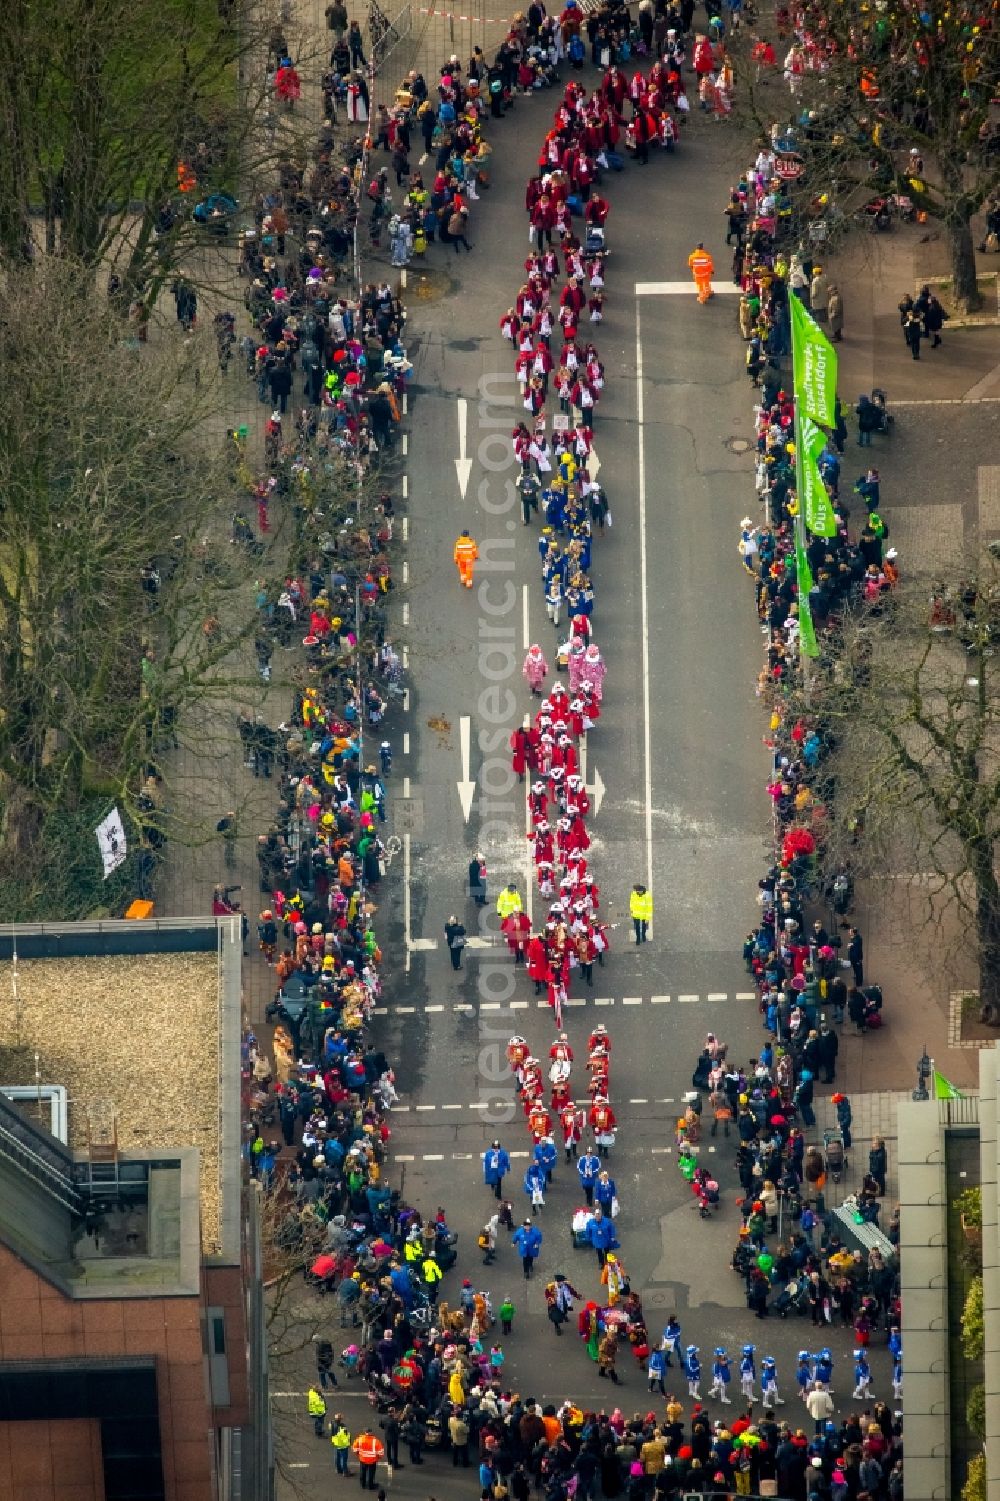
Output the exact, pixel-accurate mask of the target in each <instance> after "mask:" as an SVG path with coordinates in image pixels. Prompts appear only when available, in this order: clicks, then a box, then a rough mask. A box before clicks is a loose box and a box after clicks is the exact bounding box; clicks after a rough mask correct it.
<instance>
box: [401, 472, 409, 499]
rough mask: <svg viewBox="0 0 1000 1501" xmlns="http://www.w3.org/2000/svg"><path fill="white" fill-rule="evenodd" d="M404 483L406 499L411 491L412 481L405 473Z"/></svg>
mask: <svg viewBox="0 0 1000 1501" xmlns="http://www.w3.org/2000/svg"><path fill="white" fill-rule="evenodd" d="M402 485H403V499H404V500H406V498H407V496H408V495H409V493H410V481H409V479H408V478H407V476H406V475H405V474H404V475H403V479H402Z"/></svg>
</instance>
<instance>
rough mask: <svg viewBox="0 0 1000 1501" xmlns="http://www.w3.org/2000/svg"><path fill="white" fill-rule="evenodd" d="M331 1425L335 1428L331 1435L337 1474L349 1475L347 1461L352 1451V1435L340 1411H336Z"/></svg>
mask: <svg viewBox="0 0 1000 1501" xmlns="http://www.w3.org/2000/svg"><path fill="white" fill-rule="evenodd" d="M331 1427H332V1428H333V1432H332V1433H331V1435H330V1442H331V1444H332V1445H333V1453H334V1458H335V1460H336V1464H337V1474H338V1475H349V1474H350V1473H351V1472H350V1470H349V1469H348V1468H347V1461H348V1459H349V1457H350V1452H351V1435H350V1431H349V1430H348V1428H347V1427H346V1426H345V1423H344V1420H343V1418H342V1417H341V1416H340V1413H339V1412H337V1413H334V1416H333V1423H332V1424H331Z"/></svg>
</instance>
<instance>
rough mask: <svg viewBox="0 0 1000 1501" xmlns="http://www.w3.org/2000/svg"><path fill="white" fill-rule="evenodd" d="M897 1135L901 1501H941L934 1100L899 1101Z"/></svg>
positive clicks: (943, 1321) (942, 1277) (939, 1134)
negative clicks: (903, 1482)
mask: <svg viewBox="0 0 1000 1501" xmlns="http://www.w3.org/2000/svg"><path fill="white" fill-rule="evenodd" d="M898 1134H899V1198H900V1240H899V1249H900V1275H901V1281H902V1300H903V1323H902V1334H903V1413H904V1425H905V1430H906V1501H945V1498H946V1497H947V1496H948V1494H949V1457H950V1449H949V1420H950V1415H949V1391H948V1275H947V1226H946V1196H945V1182H944V1135H943V1130H942V1127H941V1124H940V1122H939V1120H938V1109H937V1104H936V1101H934V1100H927V1101H919V1102H918V1101H913V1100H905V1101H901V1102H900V1106H899V1119H898ZM991 1501H992V1498H991Z"/></svg>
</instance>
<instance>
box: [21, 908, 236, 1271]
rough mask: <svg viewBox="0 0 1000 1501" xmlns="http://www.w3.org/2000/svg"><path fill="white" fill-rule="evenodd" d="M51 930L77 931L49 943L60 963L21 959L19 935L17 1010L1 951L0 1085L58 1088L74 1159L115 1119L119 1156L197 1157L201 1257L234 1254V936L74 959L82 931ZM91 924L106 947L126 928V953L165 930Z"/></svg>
mask: <svg viewBox="0 0 1000 1501" xmlns="http://www.w3.org/2000/svg"><path fill="white" fill-rule="evenodd" d="M58 926H59V929H60V930H61V931H62V932H63V933H65V932H66V930H67V929H70V928H73V929H75V931H74V933H73V940H72V944H71V945H69V944H67V945H65V946H63V945H60V944H58V943H56V944H55V945H53V946H54V947H55V948H61V949H62V951H61V952H59V953H58V955H52V956H46V957H21V955H22V954H24V953H25V951H27V953H29V954H30V953H31V945H30V944H28V943H26V942H25V941H24V939H23V938H22V935H21V934H20V933H19V934H18V959H17V964H16V993H17V998H16V1000H15V996H14V989H13V986H14V978H15V976H14V961H13V959H12V957H11V955H10V952H9V949H10V941H9V940H7V942H6V943H5V945H4V948H5V949H6V950H7V952H3V951H2V950H0V993H2V994H3V996H4V1003H3V1005H2V1007H0V1079H2V1080H3V1082H4V1083H5V1084H28V1085H31V1084H34V1083H35V1080H36V1078H37V1077H38V1075H37V1074H36V1066H37V1069H38V1071H39V1074H40V1076H41V1078H42V1079H44V1080H46V1081H52V1082H54V1083H59V1084H63V1085H65V1086H66V1088H67V1090H68V1093H69V1112H68V1113H69V1145H70V1147H71V1148H72V1149H73V1150H74V1151H77V1152H82V1153H86V1151H87V1145H88V1127H89V1125H90V1123H91V1122H96V1123H101V1122H102V1121H105V1122H106V1121H107V1120H109V1119H110V1112H111V1111H113V1112H114V1117H115V1119H116V1122H117V1136H118V1148H119V1152H120V1153H121V1154H122V1155H124V1156H127V1155H128V1153H129V1151H130V1150H136V1151H141V1152H143V1153H149V1152H153V1151H155V1150H156V1149H157V1148H163V1147H197V1148H198V1151H199V1153H200V1192H199V1198H200V1205H201V1241H202V1253H203V1255H205V1256H208V1257H216V1256H221V1255H224V1254H227V1255H232V1253H233V1249H234V1245H233V1239H232V1233H231V1231H232V1212H233V1211H232V1205H231V1204H230V1202H229V1201H230V1200H231V1199H232V1197H233V1194H232V1188H233V1173H234V1170H235V1198H236V1201H237V1203H238V1197H239V1086H240V1074H239V958H240V952H241V948H240V943H239V940H238V938H236V942H235V944H234V943H233V938H234V936H235V933H234V932H227V931H225V929H226V928H227V926H228V925H227V924H224V923H223V924H220V925H219V935H218V937H219V941H218V942H217V943H214V944H213V946H212V947H211V948H207V947H206V948H205V950H204V951H202V952H190V951H176V946H175V945H174V944H171V945H170V947H172V948H175V951H173V952H149V951H147V952H138V953H137V952H123V953H107V952H101V953H91V954H87V953H80V952H79V948H80V947H81V942H82V941H83V940H84V938H85V929H86V925H69V924H67V925H65V927H64V925H61V924H60V925H58ZM93 926H94V928H95V930H97V929H99V930H100V934H101V937H102V940H104V943H103V946H105V947H106V946H107V942H106V937H107V934H108V930H109V929H112V930H114V929H126V930H130V931H129V932H127V933H125V934H124V935H123V936H122V940H121V941H122V943H123V944H127V943H128V942H129V940H130V939H131V938H132V935H133V934H134V935H135V938H138V937H139V935H138V933H137V932H136V930H137V929H140V928H144V929H146V930H147V933H146V934H145V935H144V937H146V938H147V939H148V941H149V942H152V941H153V934H152V933H151V932H149V931H148V930H151V929H156V928H159V927H161V926H172V925H161V924H159V923H146V924H142V923H102V924H99V925H93ZM198 926H199V927H200V926H201V924H198ZM211 926H212V927H213V928H214V927H215V923H214V920H212V922H211ZM33 931H34V933H35V934H38V933H40V932H41V931H43V930H40V929H35V930H33ZM47 931H48V932H53V931H54V930H53V929H49V930H47ZM170 936H171V937H174V938H176V937H178V936H179V935H178V934H177V932H176V930H175V931H174V933H172V934H171V935H170ZM200 936H201V937H202V938H211V935H210V934H204V935H200ZM4 937H5V939H6V938H7V935H4ZM94 946H95V947H101V946H102V944H101V943H96V942H95V945H94ZM39 947H43V948H44V947H45V945H44V944H41V943H39V944H36V945H35V948H36V950H37V949H38V948H39ZM72 950H76V952H73V951H72ZM234 950H235V953H234ZM227 961H228V966H229V968H230V975H229V981H230V983H228V984H227V974H226V971H227ZM234 965H235V970H236V983H235V990H234V987H233V984H232V983H231V982H232V973H231V970H232V967H233V966H234ZM234 995H235V1009H236V1015H235V1017H233V1015H232V1011H233V1000H234ZM36 1054H37V1065H36ZM234 1126H235V1132H234ZM234 1154H235V1156H234ZM227 1187H228V1189H229V1190H230V1191H229V1192H228V1193H227V1192H226V1189H227ZM224 1199H225V1200H226V1204H225V1206H224ZM225 1209H229V1214H228V1215H227V1214H225ZM236 1249H237V1250H238V1224H237V1239H236Z"/></svg>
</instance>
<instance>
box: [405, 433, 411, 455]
mask: <svg viewBox="0 0 1000 1501" xmlns="http://www.w3.org/2000/svg"><path fill="white" fill-rule="evenodd" d="M409 451H410V439H409V434H407V433H404V434H403V458H404V459H405V458H406V456H407V454H408V453H409Z"/></svg>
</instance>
